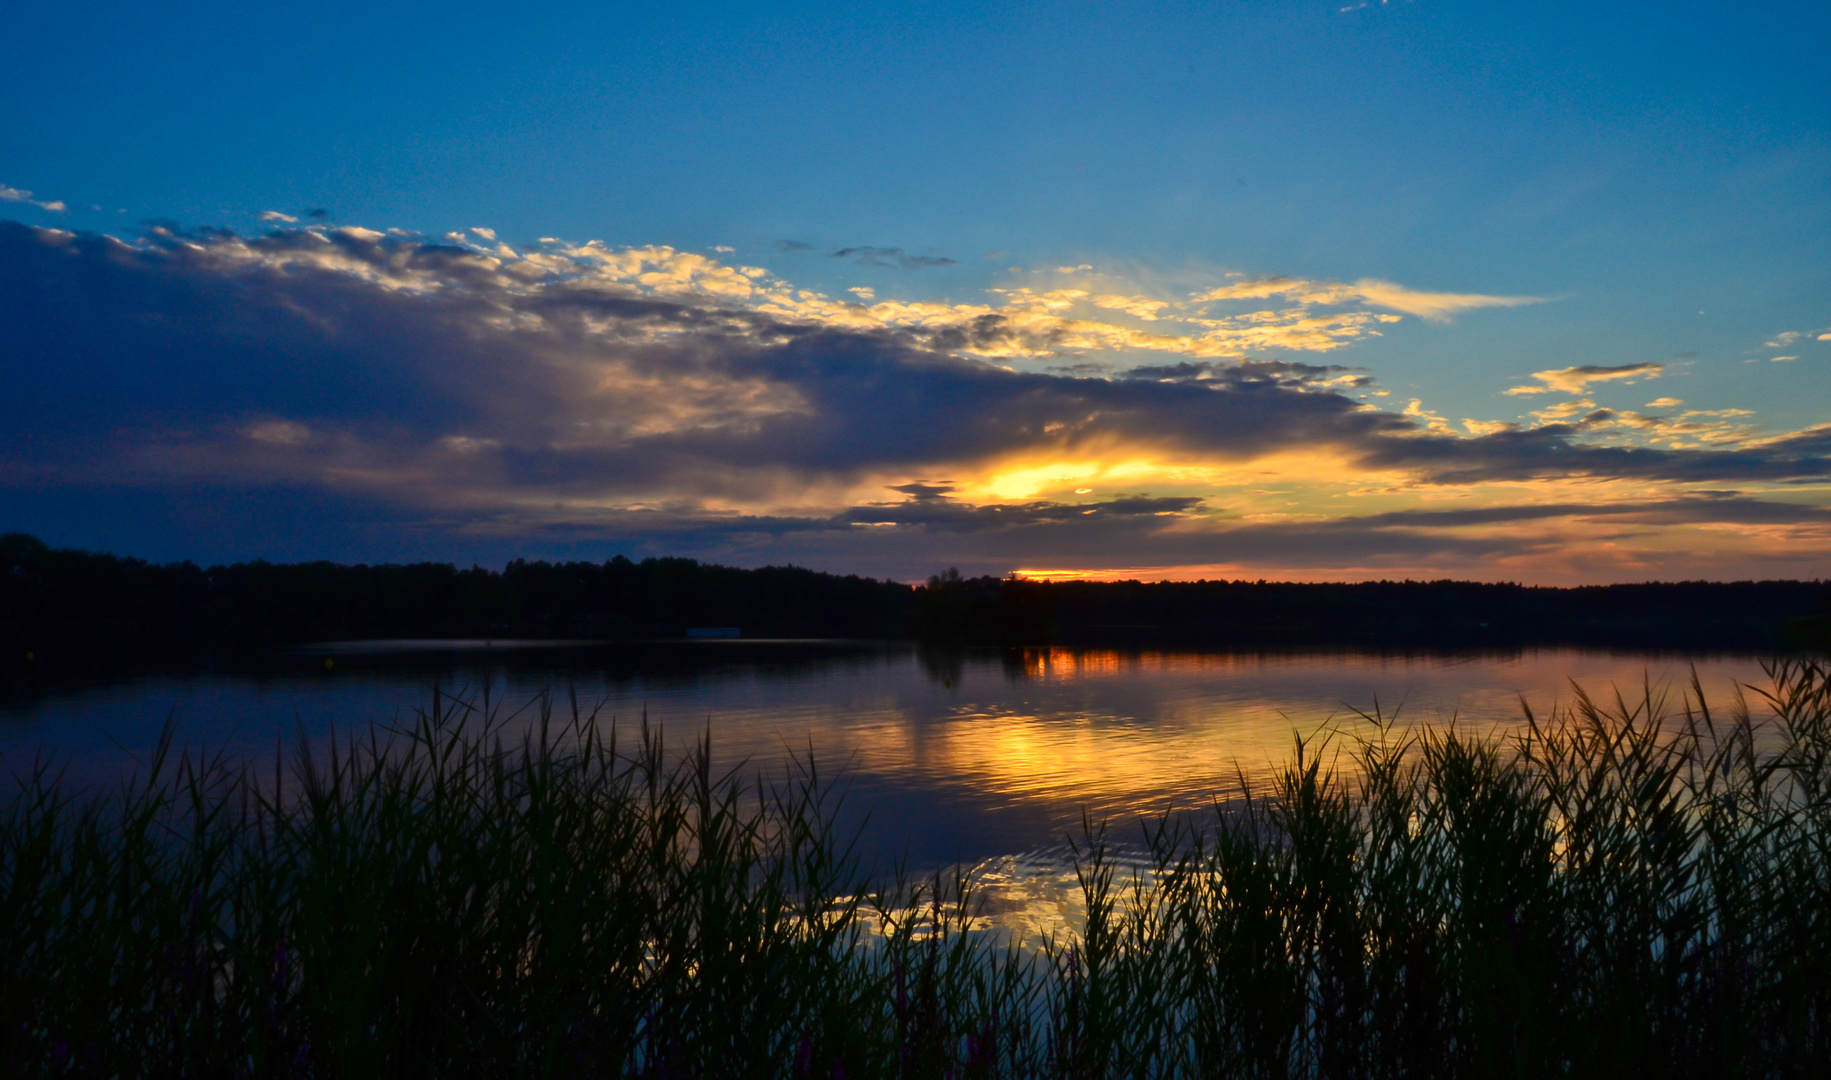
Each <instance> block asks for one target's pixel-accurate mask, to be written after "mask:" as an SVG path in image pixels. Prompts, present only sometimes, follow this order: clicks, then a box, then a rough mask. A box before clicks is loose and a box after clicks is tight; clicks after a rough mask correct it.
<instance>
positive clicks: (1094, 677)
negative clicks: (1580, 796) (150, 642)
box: [0, 641, 1763, 868]
mask: <svg viewBox="0 0 1831 1080" xmlns="http://www.w3.org/2000/svg"><path fill="white" fill-rule="evenodd" d="M327 661H329V663H328V664H327ZM1694 667H1695V669H1696V671H1697V674H1698V677H1699V678H1700V679H1701V681H1702V683H1703V686H1704V689H1705V692H1706V694H1707V696H1708V698H1709V699H1710V701H1711V703H1712V706H1713V708H1718V709H1721V708H1724V707H1726V706H1728V705H1729V704H1730V702H1731V701H1732V700H1733V698H1734V696H1735V694H1736V687H1737V684H1739V683H1753V684H1756V685H1761V684H1762V683H1763V677H1762V671H1761V666H1760V661H1759V659H1758V658H1756V657H1753V656H1735V655H1720V654H1719V655H1698V656H1688V655H1678V654H1671V653H1665V654H1652V653H1630V652H1601V651H1584V650H1573V649H1540V650H1524V651H1514V652H1505V653H1484V654H1474V653H1471V654H1432V653H1411V654H1378V653H1367V652H1311V653H1277V654H1242V653H1217V652H1174V651H1114V650H1099V649H1063V648H1054V649H1008V650H1007V649H989V650H983V651H974V650H967V651H965V652H959V651H956V652H952V653H949V654H936V653H932V652H925V651H922V650H920V649H918V648H916V647H914V646H911V645H908V644H900V643H898V644H871V643H858V642H821V641H793V642H791V641H777V642H771V641H696V642H678V643H645V644H626V643H618V644H610V643H602V642H598V643H588V644H573V645H555V644H552V643H513V642H510V643H504V642H496V643H491V644H487V645H486V644H485V643H482V642H476V643H452V642H440V643H424V642H422V643H414V642H394V643H351V644H346V645H339V646H327V647H323V648H319V649H305V650H297V651H294V652H290V653H286V654H279V655H275V656H272V657H268V658H266V659H265V660H264V661H261V662H259V663H254V664H248V663H245V662H244V663H241V664H238V665H235V666H210V665H208V664H204V665H199V666H196V667H193V668H192V669H191V670H188V671H185V672H182V673H171V672H166V673H149V674H140V675H135V676H132V677H117V678H113V679H104V680H89V681H81V680H78V681H70V682H66V683H64V684H61V685H50V686H40V687H36V688H34V689H33V690H32V692H31V693H27V694H20V693H14V694H10V695H9V696H7V697H5V698H0V757H3V758H4V761H3V762H0V765H3V766H4V767H5V768H8V769H18V768H19V767H20V766H22V765H24V764H26V763H29V762H30V760H31V759H32V757H33V756H34V755H35V754H38V753H40V752H45V753H49V754H51V755H54V756H55V757H56V758H57V759H59V760H60V761H61V762H62V763H64V764H65V765H66V766H67V768H68V771H69V772H68V774H69V776H70V777H71V778H72V779H73V780H74V781H76V782H78V783H83V784H99V783H104V782H107V781H109V780H111V779H113V778H116V777H118V776H119V775H121V774H122V773H123V772H126V771H130V770H131V769H132V768H133V767H134V761H135V759H136V757H142V756H144V754H145V753H146V752H147V751H148V750H149V749H150V748H151V747H152V746H153V744H154V743H155V741H156V739H157V737H158V733H159V730H160V728H161V725H162V724H163V723H164V722H165V720H166V718H167V717H168V716H171V717H173V718H174V720H175V722H176V725H177V731H178V736H179V741H180V742H181V743H183V744H188V745H189V746H191V747H193V748H196V747H208V748H212V749H223V748H226V749H228V750H229V751H230V752H232V753H235V754H239V755H244V756H248V757H252V758H256V759H264V760H270V759H271V756H272V754H273V753H274V752H275V746H276V741H277V740H281V739H285V740H288V741H291V740H294V739H296V738H297V737H298V735H299V734H300V733H303V734H304V735H305V736H306V737H307V738H310V739H313V740H323V739H325V738H327V737H328V735H329V733H330V732H331V731H332V730H333V729H335V730H337V731H339V732H347V731H352V730H366V729H367V727H368V725H369V724H371V723H377V722H379V723H393V722H398V721H400V720H401V719H404V718H408V717H410V716H411V715H412V713H413V710H415V709H416V708H426V707H427V706H428V705H429V703H430V700H431V695H432V687H433V686H434V685H435V684H436V685H437V686H439V687H440V688H441V692H442V693H446V694H451V693H454V692H455V693H459V694H467V695H471V696H473V697H475V696H478V695H480V694H481V693H482V691H483V690H484V689H485V688H487V689H488V691H489V695H490V698H491V700H492V702H494V703H499V704H502V705H503V706H505V707H506V709H508V710H510V711H512V710H513V709H515V708H517V707H524V706H527V705H528V703H529V702H530V701H533V700H534V699H536V698H538V697H539V695H540V694H541V693H542V692H543V691H546V692H551V693H553V694H554V695H555V696H556V698H557V700H558V701H559V702H560V706H559V707H560V709H561V710H562V711H566V710H569V708H570V706H569V705H566V704H564V702H565V701H566V700H567V696H568V695H569V694H576V696H577V698H578V700H579V701H580V703H581V705H582V706H584V707H585V708H587V709H589V708H592V707H596V708H597V709H598V710H599V715H600V716H601V717H603V718H605V720H606V721H609V720H611V719H613V718H614V720H615V721H616V722H617V723H619V724H621V725H628V726H631V727H633V726H634V724H635V722H637V721H638V720H639V719H640V717H642V716H643V715H644V713H645V712H646V715H647V717H648V719H649V722H650V723H651V724H655V725H659V726H660V727H661V728H662V729H663V731H664V733H665V735H666V736H667V738H668V741H669V742H670V743H671V744H675V745H680V746H683V747H684V746H685V744H687V743H688V742H689V741H690V740H691V739H692V738H693V737H695V736H697V735H699V734H700V733H701V732H702V731H705V730H706V729H708V728H709V729H710V732H711V736H712V742H713V748H714V758H715V764H717V765H718V766H720V767H731V766H737V765H740V764H742V763H748V765H747V767H749V768H757V767H762V768H767V769H772V770H776V771H777V773H778V775H779V774H780V768H781V766H782V765H783V763H784V761H785V758H786V755H787V754H789V753H790V752H798V753H801V754H803V755H805V754H807V753H808V752H809V751H810V749H811V752H812V754H813V757H814V759H815V760H816V762H817V763H818V765H819V767H820V769H821V772H822V774H823V775H825V776H830V777H834V778H837V779H838V780H839V782H840V784H841V785H842V787H843V790H844V793H845V799H846V803H845V805H846V807H847V812H846V813H847V816H846V818H845V821H846V823H847V825H848V827H854V828H861V829H862V833H861V840H862V844H861V850H862V851H864V852H865V853H866V855H867V856H868V857H871V858H876V859H883V860H889V859H892V858H896V857H898V856H901V857H904V858H906V859H907V861H908V865H909V866H911V867H912V868H925V867H933V866H940V865H946V864H951V863H954V862H964V863H969V864H972V863H981V862H984V861H985V860H995V859H1000V858H1010V857H1014V856H1020V855H1024V854H1026V853H1036V852H1047V851H1051V850H1057V847H1056V846H1057V845H1059V844H1060V843H1061V842H1062V841H1063V839H1064V838H1065V837H1066V836H1067V835H1068V834H1069V833H1070V832H1074V831H1078V828H1079V823H1080V820H1081V813H1082V811H1083V810H1085V811H1087V812H1089V813H1090V814H1091V815H1093V816H1094V817H1095V818H1096V819H1097V818H1110V819H1112V820H1113V822H1114V834H1115V836H1132V835H1136V833H1135V831H1133V829H1134V827H1133V826H1132V825H1131V824H1130V823H1129V821H1128V819H1131V818H1134V817H1135V816H1136V815H1138V814H1141V813H1154V812H1158V811H1161V810H1163V809H1164V808H1166V807H1177V808H1191V807H1194V808H1200V807H1204V806H1206V805H1207V804H1208V803H1209V801H1210V800H1211V799H1212V798H1213V797H1215V796H1217V795H1225V794H1227V793H1229V792H1231V791H1234V790H1237V785H1238V778H1239V776H1240V775H1241V774H1242V773H1243V774H1244V775H1246V776H1247V777H1249V778H1250V777H1263V776H1265V775H1266V774H1267V773H1268V772H1269V770H1270V769H1271V767H1272V766H1273V765H1274V764H1276V763H1278V762H1281V761H1283V760H1285V759H1286V758H1287V757H1288V756H1289V754H1290V752H1291V748H1292V740H1293V737H1294V735H1295V734H1296V733H1299V732H1301V733H1303V734H1305V735H1306V736H1314V735H1316V734H1317V733H1322V732H1329V731H1336V732H1339V733H1340V734H1338V735H1337V737H1336V745H1343V744H1344V743H1345V742H1346V741H1347V740H1345V739H1343V738H1342V737H1341V736H1342V735H1346V736H1350V737H1351V736H1353V735H1354V734H1356V733H1362V734H1365V733H1369V732H1370V731H1371V725H1370V724H1368V722H1367V721H1365V720H1363V719H1361V718H1360V717H1359V716H1357V714H1356V713H1357V710H1358V711H1360V712H1367V713H1372V712H1373V711H1374V710H1375V709H1376V707H1377V708H1378V709H1379V710H1380V711H1382V712H1384V713H1385V714H1386V715H1388V716H1391V715H1392V714H1394V713H1395V712H1396V713H1397V715H1398V717H1399V719H1400V721H1401V722H1406V721H1410V722H1430V723H1436V724H1443V723H1451V722H1453V723H1455V724H1458V725H1460V726H1461V727H1463V728H1465V729H1469V730H1473V731H1477V732H1481V733H1487V734H1495V735H1503V734H1505V733H1508V732H1511V731H1513V730H1516V729H1518V728H1519V726H1520V725H1521V722H1522V721H1521V708H1520V702H1521V699H1522V698H1523V699H1524V700H1525V701H1526V702H1528V703H1529V704H1530V705H1531V706H1532V708H1533V709H1534V710H1535V711H1536V712H1537V713H1539V715H1541V716H1544V715H1546V714H1548V713H1550V712H1551V711H1552V710H1553V709H1554V708H1558V707H1561V706H1564V705H1567V704H1568V703H1569V702H1570V701H1571V700H1572V696H1573V690H1572V682H1573V681H1574V682H1575V683H1576V684H1579V685H1581V686H1582V687H1584V688H1585V689H1587V690H1588V691H1590V693H1591V694H1592V695H1594V696H1596V697H1598V698H1602V697H1605V696H1610V695H1612V693H1613V690H1614V688H1619V689H1620V690H1621V691H1622V693H1623V694H1624V695H1626V696H1628V697H1629V698H1630V699H1632V698H1636V697H1638V696H1639V694H1640V690H1641V686H1642V683H1643V680H1651V681H1652V682H1653V684H1654V685H1655V688H1656V689H1657V688H1660V687H1663V688H1664V689H1665V691H1666V692H1667V694H1668V695H1669V698H1670V701H1671V703H1672V704H1673V706H1674V707H1675V708H1676V707H1678V705H1679V703H1680V702H1681V701H1682V693H1683V690H1684V689H1685V687H1686V686H1687V684H1688V682H1689V679H1690V677H1691V672H1692V669H1693V668H1694ZM867 811H869V813H868V815H867Z"/></svg>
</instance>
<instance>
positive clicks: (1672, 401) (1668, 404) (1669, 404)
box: [1647, 397, 1684, 409]
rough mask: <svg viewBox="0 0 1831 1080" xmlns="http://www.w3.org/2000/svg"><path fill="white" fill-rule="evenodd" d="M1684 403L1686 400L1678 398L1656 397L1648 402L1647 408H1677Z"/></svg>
mask: <svg viewBox="0 0 1831 1080" xmlns="http://www.w3.org/2000/svg"><path fill="white" fill-rule="evenodd" d="M1683 404H1684V402H1682V401H1680V400H1679V399H1678V398H1675V397H1662V398H1654V399H1653V400H1652V401H1649V402H1647V408H1649V409H1676V408H1678V407H1679V406H1680V405H1683Z"/></svg>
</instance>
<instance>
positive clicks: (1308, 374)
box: [1119, 360, 1373, 389]
mask: <svg viewBox="0 0 1831 1080" xmlns="http://www.w3.org/2000/svg"><path fill="white" fill-rule="evenodd" d="M1361 370H1362V369H1360V368H1350V367H1343V366H1342V365H1340V364H1305V363H1301V362H1299V361H1295V360H1242V361H1239V362H1237V363H1232V364H1216V363H1213V362H1212V361H1208V360H1184V361H1181V362H1179V363H1175V364H1147V365H1144V366H1141V367H1135V368H1128V369H1126V370H1125V371H1122V372H1120V373H1119V377H1120V378H1123V379H1149V380H1151V381H1153V382H1170V383H1203V382H1208V381H1211V380H1213V379H1214V378H1216V377H1217V376H1220V377H1223V378H1229V379H1259V380H1263V381H1266V382H1275V383H1281V384H1283V385H1286V386H1311V385H1326V386H1328V387H1330V388H1332V389H1349V388H1354V387H1362V386H1371V385H1373V378H1372V377H1371V376H1369V375H1365V374H1360V372H1361Z"/></svg>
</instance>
